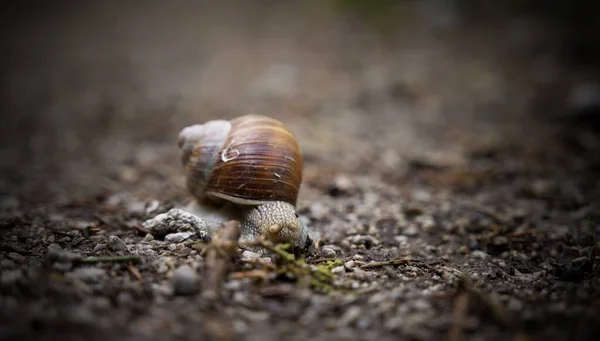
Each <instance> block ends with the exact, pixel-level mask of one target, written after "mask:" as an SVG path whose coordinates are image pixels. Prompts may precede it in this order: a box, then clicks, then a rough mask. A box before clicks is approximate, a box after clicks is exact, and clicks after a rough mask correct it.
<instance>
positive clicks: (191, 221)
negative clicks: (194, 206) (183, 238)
mask: <svg viewBox="0 0 600 341" xmlns="http://www.w3.org/2000/svg"><path fill="white" fill-rule="evenodd" d="M142 225H143V226H144V227H145V228H147V229H148V230H150V231H151V233H152V234H153V235H155V236H166V235H168V234H170V233H176V232H195V233H197V234H198V237H199V238H202V237H203V236H205V235H206V234H207V226H206V223H205V222H204V220H202V219H201V218H200V217H198V216H197V215H195V214H192V213H189V212H186V211H184V210H182V209H178V208H173V209H171V210H169V211H168V212H167V213H161V214H159V215H157V216H156V217H154V218H152V219H149V220H146V221H145V222H144V223H143V224H142Z"/></svg>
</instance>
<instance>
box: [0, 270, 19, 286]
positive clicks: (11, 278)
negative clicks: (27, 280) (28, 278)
mask: <svg viewBox="0 0 600 341" xmlns="http://www.w3.org/2000/svg"><path fill="white" fill-rule="evenodd" d="M22 277H23V272H22V271H21V269H17V270H7V271H3V272H2V275H1V277H0V283H2V285H12V284H14V283H16V282H17V281H18V280H20V279H21V278H22Z"/></svg>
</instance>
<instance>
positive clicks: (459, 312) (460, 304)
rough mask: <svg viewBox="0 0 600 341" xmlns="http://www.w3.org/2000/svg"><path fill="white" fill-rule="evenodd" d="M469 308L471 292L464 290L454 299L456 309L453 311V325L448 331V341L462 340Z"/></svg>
mask: <svg viewBox="0 0 600 341" xmlns="http://www.w3.org/2000/svg"><path fill="white" fill-rule="evenodd" d="M468 308H469V293H468V292H467V291H463V292H461V293H459V294H458V295H457V296H456V298H455V299H454V311H453V313H452V327H451V328H450V331H449V332H448V341H459V340H462V336H463V327H464V324H465V319H466V316H467V310H468Z"/></svg>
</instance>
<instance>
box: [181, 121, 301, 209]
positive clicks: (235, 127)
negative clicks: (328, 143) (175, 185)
mask: <svg viewBox="0 0 600 341" xmlns="http://www.w3.org/2000/svg"><path fill="white" fill-rule="evenodd" d="M177 143H178V145H179V148H181V151H182V156H181V158H182V159H181V161H182V163H183V164H184V166H185V172H186V185H187V187H188V190H189V191H190V193H192V195H194V197H196V199H197V200H198V201H199V202H203V201H205V200H209V201H212V202H214V203H224V202H225V201H227V202H233V203H235V204H238V205H260V204H264V203H268V202H271V201H284V202H287V203H289V204H291V205H293V206H294V207H295V205H296V200H297V198H298V191H299V188H300V184H301V182H302V155H301V153H300V148H299V146H298V143H297V141H296V139H295V138H294V135H293V134H292V132H291V131H290V130H289V129H288V128H286V127H285V125H283V123H281V122H280V121H278V120H275V119H273V118H270V117H266V116H261V115H245V116H240V117H237V118H235V119H232V120H230V121H226V120H214V121H209V122H206V123H204V124H197V125H192V126H189V127H186V128H184V129H183V130H182V131H181V132H180V133H179V136H178V140H177Z"/></svg>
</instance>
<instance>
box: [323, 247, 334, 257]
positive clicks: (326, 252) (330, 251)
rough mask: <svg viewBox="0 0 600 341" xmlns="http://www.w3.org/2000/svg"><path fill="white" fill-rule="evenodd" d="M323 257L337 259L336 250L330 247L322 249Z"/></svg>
mask: <svg viewBox="0 0 600 341" xmlns="http://www.w3.org/2000/svg"><path fill="white" fill-rule="evenodd" d="M321 255H322V256H323V257H324V258H335V250H333V249H332V248H329V247H324V248H322V249H321Z"/></svg>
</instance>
